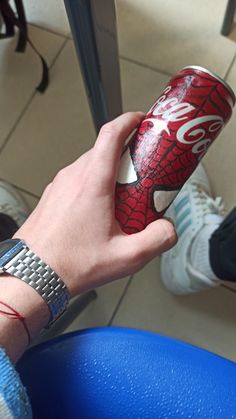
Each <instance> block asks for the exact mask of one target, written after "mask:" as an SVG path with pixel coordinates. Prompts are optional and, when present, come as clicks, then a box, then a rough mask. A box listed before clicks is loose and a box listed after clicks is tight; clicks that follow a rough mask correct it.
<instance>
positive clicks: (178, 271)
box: [161, 164, 225, 294]
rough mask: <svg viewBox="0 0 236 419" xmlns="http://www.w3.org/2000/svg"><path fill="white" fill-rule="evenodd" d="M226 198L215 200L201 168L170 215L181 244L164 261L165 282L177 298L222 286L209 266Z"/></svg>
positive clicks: (162, 272) (177, 198)
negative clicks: (213, 234) (212, 246)
mask: <svg viewBox="0 0 236 419" xmlns="http://www.w3.org/2000/svg"><path fill="white" fill-rule="evenodd" d="M224 213H225V212H224V204H223V201H222V198H220V197H217V198H216V199H213V198H212V193H211V188H210V184H209V180H208V177H207V174H206V172H205V170H204V167H203V166H202V165H201V164H200V165H199V166H198V167H197V169H196V170H195V172H194V173H193V174H192V176H191V177H190V178H189V180H188V181H187V183H186V184H185V185H184V187H183V189H182V190H181V192H180V193H179V195H178V196H177V197H176V198H175V200H174V202H173V203H172V205H171V206H170V208H169V209H168V211H167V212H166V216H167V217H169V218H171V219H172V220H173V222H174V224H175V227H176V231H177V234H178V238H179V240H178V242H177V244H176V245H175V246H174V247H173V248H172V249H171V250H169V251H168V252H166V253H164V254H163V255H162V258H161V279H162V282H163V284H164V285H165V286H166V288H168V289H169V290H170V291H171V292H173V293H174V294H189V293H192V292H197V291H201V290H204V289H207V288H210V287H214V286H216V285H218V284H219V283H220V280H219V279H218V278H217V277H216V276H215V274H214V272H213V271H212V269H211V266H210V262H209V239H210V237H211V235H212V233H213V232H214V231H215V230H216V229H217V228H218V227H219V225H220V224H221V222H222V221H223V219H224Z"/></svg>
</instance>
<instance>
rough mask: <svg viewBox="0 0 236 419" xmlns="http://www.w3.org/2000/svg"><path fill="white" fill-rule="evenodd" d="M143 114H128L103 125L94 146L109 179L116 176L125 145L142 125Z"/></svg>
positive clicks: (101, 167)
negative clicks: (134, 131) (133, 132)
mask: <svg viewBox="0 0 236 419" xmlns="http://www.w3.org/2000/svg"><path fill="white" fill-rule="evenodd" d="M144 116H145V114H144V113H143V112H127V113H125V114H123V115H120V116H118V117H117V118H116V119H114V120H113V121H111V122H108V123H107V124H105V125H103V127H102V128H101V130H100V132H99V135H98V138H97V141H96V143H95V146H94V150H95V155H96V159H97V161H98V160H99V159H100V162H101V165H99V167H100V169H101V170H102V171H103V172H104V174H106V176H107V177H108V178H109V177H110V178H112V179H114V176H116V173H117V169H118V166H119V161H120V157H121V153H122V149H123V145H124V143H125V140H126V139H127V138H128V136H129V135H130V134H131V133H132V131H133V130H134V129H135V128H136V127H137V126H138V125H139V124H140V122H141V121H142V120H143V118H144Z"/></svg>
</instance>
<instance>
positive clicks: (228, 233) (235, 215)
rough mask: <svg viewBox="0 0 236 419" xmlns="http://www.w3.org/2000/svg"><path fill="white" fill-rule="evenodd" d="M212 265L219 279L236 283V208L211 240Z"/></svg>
mask: <svg viewBox="0 0 236 419" xmlns="http://www.w3.org/2000/svg"><path fill="white" fill-rule="evenodd" d="M210 265H211V267H212V269H213V271H214V273H215V274H216V276H217V277H218V278H220V279H222V280H226V281H232V282H236V208H234V209H233V210H232V211H231V212H230V213H229V215H228V216H227V217H226V218H225V220H224V221H223V223H221V225H220V226H219V227H218V228H217V229H216V230H215V232H214V233H213V234H212V236H211V238H210Z"/></svg>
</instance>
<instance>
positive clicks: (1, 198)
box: [0, 180, 29, 227]
mask: <svg viewBox="0 0 236 419" xmlns="http://www.w3.org/2000/svg"><path fill="white" fill-rule="evenodd" d="M0 213H2V214H6V215H9V217H11V218H13V220H14V221H15V222H16V224H17V225H18V227H20V226H21V225H22V224H23V223H24V222H25V220H26V218H27V217H28V215H29V209H28V207H27V205H26V204H25V202H24V200H23V199H22V198H21V196H20V194H19V193H18V192H17V191H16V190H15V189H14V188H13V187H12V186H11V185H9V184H8V183H6V182H4V181H2V180H0Z"/></svg>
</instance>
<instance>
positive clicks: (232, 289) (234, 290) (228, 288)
mask: <svg viewBox="0 0 236 419" xmlns="http://www.w3.org/2000/svg"><path fill="white" fill-rule="evenodd" d="M221 287H223V288H225V289H226V290H228V291H230V292H234V293H235V292H236V289H234V288H231V287H229V286H228V285H225V284H222V285H221Z"/></svg>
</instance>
